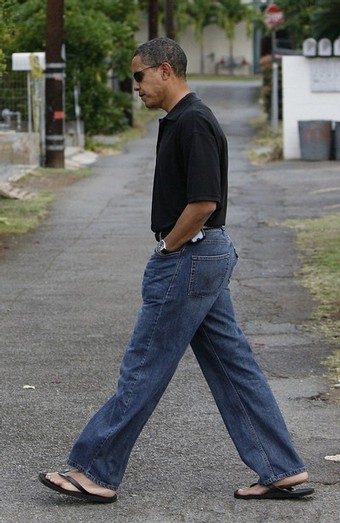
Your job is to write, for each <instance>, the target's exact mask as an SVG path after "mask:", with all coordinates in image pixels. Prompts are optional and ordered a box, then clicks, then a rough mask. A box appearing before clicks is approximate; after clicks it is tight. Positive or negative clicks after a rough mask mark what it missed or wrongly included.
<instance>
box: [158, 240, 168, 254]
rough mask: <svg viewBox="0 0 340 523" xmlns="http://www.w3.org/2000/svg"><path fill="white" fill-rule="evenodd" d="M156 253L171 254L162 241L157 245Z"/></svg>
mask: <svg viewBox="0 0 340 523" xmlns="http://www.w3.org/2000/svg"><path fill="white" fill-rule="evenodd" d="M156 251H157V252H158V254H169V253H170V251H167V249H166V243H165V240H161V241H159V242H158V243H157V247H156Z"/></svg>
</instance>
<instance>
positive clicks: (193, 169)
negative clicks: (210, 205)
mask: <svg viewBox="0 0 340 523" xmlns="http://www.w3.org/2000/svg"><path fill="white" fill-rule="evenodd" d="M186 148H187V150H186V153H187V154H186V158H187V164H186V174H187V198H188V202H189V203H192V202H195V201H200V200H205V201H215V202H217V203H219V202H220V200H221V168H220V157H219V146H218V142H217V140H216V137H215V136H214V134H213V132H211V131H209V128H207V129H204V130H203V131H201V130H194V132H192V133H191V135H190V137H189V138H188V139H187V140H186Z"/></svg>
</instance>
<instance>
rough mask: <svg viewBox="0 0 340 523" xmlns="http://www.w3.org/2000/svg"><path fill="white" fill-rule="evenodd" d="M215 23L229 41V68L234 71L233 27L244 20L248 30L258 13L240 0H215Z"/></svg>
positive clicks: (231, 71)
mask: <svg viewBox="0 0 340 523" xmlns="http://www.w3.org/2000/svg"><path fill="white" fill-rule="evenodd" d="M214 11H215V17H216V24H217V25H218V26H219V27H221V29H223V30H224V32H225V34H226V37H227V38H228V41H229V59H228V62H229V70H230V73H231V74H233V71H234V41H235V28H236V26H237V24H239V23H240V22H246V23H247V25H248V30H249V31H250V29H251V27H250V25H251V23H252V22H253V21H254V19H255V17H256V16H258V13H256V12H255V11H254V9H253V8H252V7H250V6H249V5H246V4H243V3H242V2H241V0H216V1H215V2H214Z"/></svg>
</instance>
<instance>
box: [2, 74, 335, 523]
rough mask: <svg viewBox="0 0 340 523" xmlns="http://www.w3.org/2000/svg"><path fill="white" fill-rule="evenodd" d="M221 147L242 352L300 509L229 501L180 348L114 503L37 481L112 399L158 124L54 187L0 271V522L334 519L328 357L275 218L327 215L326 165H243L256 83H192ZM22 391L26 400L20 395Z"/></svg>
mask: <svg viewBox="0 0 340 523" xmlns="http://www.w3.org/2000/svg"><path fill="white" fill-rule="evenodd" d="M193 87H194V88H195V90H196V91H197V92H198V94H199V95H200V96H201V97H202V98H203V99H204V100H205V101H206V102H207V103H208V104H209V105H210V106H211V107H212V108H213V110H214V111H215V113H216V115H217V117H218V119H219V120H220V122H221V124H222V126H223V128H224V129H225V132H226V134H227V136H228V139H229V145H230V204H229V211H228V230H229V233H230V234H231V236H232V237H233V239H234V241H235V243H236V245H237V249H238V252H239V256H240V262H239V264H238V268H237V269H236V272H235V277H234V280H233V283H232V292H233V294H234V302H235V308H236V311H237V316H238V320H239V323H240V324H241V325H242V327H243V329H244V330H245V332H246V333H247V335H248V336H249V338H250V339H251V341H252V344H253V347H254V352H255V354H256V358H257V360H258V361H259V363H260V365H261V366H262V368H263V369H264V370H265V372H266V374H267V376H268V378H269V380H270V383H271V386H272V388H273V390H274V392H275V394H276V397H277V399H278V402H279V404H280V406H281V408H282V410H283V413H284V415H285V418H286V421H287V424H288V426H289V428H290V430H291V432H292V435H293V438H294V441H295V443H296V446H297V448H298V450H299V452H300V453H301V454H302V456H303V457H304V459H305V460H306V462H307V464H308V466H309V468H310V473H311V483H312V485H313V486H314V487H315V489H316V492H315V495H314V496H313V498H311V499H310V500H303V501H294V502H292V501H286V502H283V501H242V500H235V499H234V498H233V491H234V490H235V489H236V488H238V487H240V486H247V485H248V484H250V483H252V482H253V481H256V479H257V478H256V477H255V475H254V473H253V472H252V471H250V470H248V469H247V468H246V467H245V465H243V464H242V462H241V461H240V459H239V457H238V455H237V453H236V451H235V449H234V447H233V445H232V443H231V441H230V439H229V436H228V434H227V433H226V432H225V429H224V426H223V424H222V422H221V420H220V417H219V414H218V412H217V409H216V407H215V404H214V402H213V400H212V398H211V396H210V392H209V390H208V389H207V386H206V384H205V382H204V380H203V378H202V375H201V373H200V370H199V368H198V365H197V363H196V361H195V360H194V358H193V355H192V353H191V351H190V349H189V350H188V351H187V353H186V355H185V357H184V358H183V360H182V362H181V364H180V366H179V369H178V371H177V373H176V375H175V377H174V379H173V380H172V382H171V384H170V386H169V388H168V390H167V391H166V393H165V395H164V397H163V398H162V401H161V402H160V404H159V406H158V408H157V409H156V411H155V413H154V415H153V416H152V418H151V419H150V421H149V423H148V424H147V426H146V427H145V429H144V431H143V433H142V435H141V437H140V439H139V440H138V442H137V445H136V447H135V449H134V451H133V454H132V456H131V460H130V463H129V466H128V470H127V473H126V476H125V479H124V482H123V484H122V486H121V489H120V491H119V500H118V502H117V503H115V504H114V505H108V506H97V505H89V504H86V503H81V502H79V501H76V500H72V499H71V498H67V497H65V496H59V495H58V494H56V493H53V492H52V491H49V490H48V489H46V488H44V487H43V486H42V485H41V484H40V483H39V482H38V479H37V474H38V472H40V471H47V470H55V469H57V468H58V467H60V466H61V465H62V464H63V463H64V459H65V457H66V456H67V454H68V451H69V449H70V446H71V444H72V442H73V440H74V439H75V437H76V436H77V434H78V432H79V431H80V430H81V429H82V427H83V425H84V423H85V422H86V420H87V419H88V418H89V417H90V416H91V414H92V413H93V412H94V411H96V410H97V408H98V407H99V406H100V405H101V404H102V403H103V402H104V401H105V400H106V398H108V397H109V396H110V395H111V394H112V393H113V391H114V388H115V381H116V377H117V372H118V366H119V363H120V359H121V356H122V353H123V350H124V347H125V345H126V343H127V341H128V339H129V335H130V332H131V329H132V326H133V323H134V318H135V314H136V311H137V308H138V305H139V303H140V282H141V277H142V273H143V269H144V265H145V263H146V261H147V259H148V256H149V255H150V253H151V252H152V249H153V248H154V239H153V236H152V234H151V232H150V226H149V223H150V197H151V187H152V173H153V165H154V151H155V140H156V132H157V123H156V122H155V123H154V124H152V125H151V126H150V128H149V132H148V134H147V135H146V136H145V137H144V138H143V139H141V140H137V141H134V142H131V143H129V144H128V146H127V147H126V150H125V152H124V153H123V154H121V155H118V156H102V157H100V158H99V159H98V161H97V163H96V164H95V166H94V175H93V176H92V177H91V178H88V179H84V180H82V181H80V182H78V183H77V184H76V185H74V186H72V187H69V188H67V189H65V191H64V193H63V195H62V197H61V198H59V199H58V201H56V202H55V203H54V204H53V207H52V212H51V215H50V217H49V219H48V220H47V221H46V222H45V223H44V224H43V225H42V226H41V227H39V228H38V229H37V230H36V231H34V232H33V233H30V234H28V235H25V236H24V237H22V238H20V239H19V240H18V241H17V243H16V244H15V245H13V246H12V247H11V249H9V250H8V251H7V252H6V253H5V254H4V255H3V256H2V257H1V258H0V282H1V300H0V313H1V316H0V317H1V354H2V364H1V370H0V373H1V374H0V378H1V388H2V401H1V406H2V438H1V443H2V444H1V455H0V456H1V463H2V477H1V490H2V493H1V507H0V521H1V522H4V523H14V522H15V523H31V522H39V523H49V522H51V523H52V522H55V521H63V522H64V521H65V522H76V523H85V522H88V521H91V520H92V521H93V522H94V523H102V522H105V523H107V522H108V521H115V522H118V523H141V522H143V523H182V522H185V523H246V522H248V521H249V522H250V521H251V522H258V523H260V522H261V523H263V522H267V523H274V522H275V523H276V522H294V523H295V522H296V521H299V522H313V523H316V522H317V523H334V522H335V521H337V518H338V516H339V502H340V492H339V469H340V463H336V462H333V461H327V460H325V459H324V458H325V456H326V455H334V454H339V452H340V442H339V426H340V415H339V410H340V409H339V405H336V404H333V403H331V402H329V401H326V400H325V399H324V398H327V391H328V387H329V384H328V382H327V379H326V378H325V377H324V373H325V367H324V366H323V365H322V361H324V359H325V358H326V356H327V355H328V354H329V353H330V351H331V348H330V347H329V346H327V344H326V343H325V341H324V340H322V339H321V337H319V336H318V335H317V334H315V333H314V334H311V333H310V332H309V331H308V328H307V329H306V327H305V324H306V321H307V320H308V318H309V317H310V314H311V311H312V310H313V306H314V305H313V302H312V300H311V297H310V296H309V294H308V292H307V291H306V290H305V289H304V288H303V287H302V286H301V284H300V282H299V280H298V277H297V276H296V270H297V269H298V267H299V265H298V258H297V253H296V251H295V248H294V233H293V231H292V230H291V229H288V228H286V227H283V226H280V224H282V222H283V220H285V219H287V218H305V217H316V216H321V215H323V214H328V213H330V212H333V211H334V210H338V209H339V198H338V195H339V192H338V191H339V187H340V180H339V164H338V163H336V162H321V163H320V162H315V163H308V162H300V161H296V162H293V161H290V162H284V161H282V162H275V163H271V164H267V165H265V166H261V167H259V166H257V167H256V166H251V165H250V164H249V162H248V160H247V156H246V150H247V148H248V147H249V140H250V138H251V135H252V129H251V127H250V126H249V121H250V120H252V119H253V118H256V117H257V116H258V114H259V107H258V105H257V92H258V84H256V83H242V84H238V83H237V82H234V83H228V84H227V83H224V82H223V81H219V82H218V83H211V82H210V83H206V82H196V83H195V84H194V85H193ZM26 386H30V387H34V388H26Z"/></svg>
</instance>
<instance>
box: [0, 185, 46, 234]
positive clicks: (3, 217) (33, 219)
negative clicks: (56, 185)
mask: <svg viewBox="0 0 340 523" xmlns="http://www.w3.org/2000/svg"><path fill="white" fill-rule="evenodd" d="M53 199H54V195H53V194H49V193H43V194H39V195H37V196H35V197H34V198H33V199H32V200H12V199H7V198H1V199H0V234H5V235H12V234H23V233H25V232H28V231H30V230H32V229H34V228H35V227H37V226H38V225H39V223H40V222H41V221H42V220H43V219H44V218H45V217H46V215H47V213H48V205H49V204H50V203H51V201H53Z"/></svg>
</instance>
